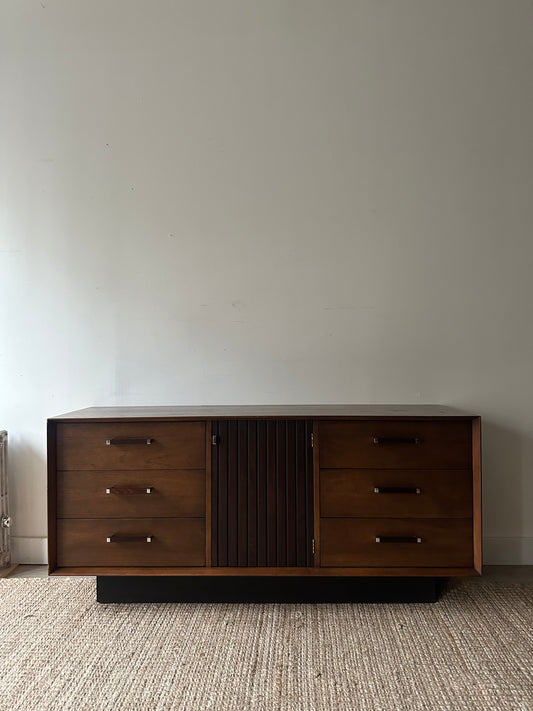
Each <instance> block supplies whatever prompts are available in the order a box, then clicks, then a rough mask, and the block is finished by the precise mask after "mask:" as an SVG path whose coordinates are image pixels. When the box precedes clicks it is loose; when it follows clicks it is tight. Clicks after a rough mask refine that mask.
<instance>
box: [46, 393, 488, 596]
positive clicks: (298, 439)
mask: <svg viewBox="0 0 533 711" xmlns="http://www.w3.org/2000/svg"><path fill="white" fill-rule="evenodd" d="M48 545H49V573H50V575H95V576H97V597H98V599H99V600H100V601H104V602H111V601H142V600H146V601H152V600H153V601H167V600H192V599H201V600H240V599H247V600H248V599H249V600H253V599H258V600H259V599H260V600H277V599H283V600H298V601H306V600H309V601H312V600H324V601H327V600H366V599H371V600H389V599H401V600H403V599H407V600H410V599H414V600H426V599H427V600H433V599H436V595H437V590H438V584H439V581H441V580H442V579H445V578H448V577H453V576H465V575H479V574H481V423H480V418H479V417H477V416H475V415H469V414H465V413H463V412H460V411H457V410H453V409H451V408H447V407H441V406H430V405H418V406H416V405H408V406H400V405H390V406H377V405H375V406H363V405H358V406H355V405H354V406H349V405H338V406H333V405H327V406H326V405H323V406H320V405H313V406H311V405H309V406H263V407H253V406H219V407H207V406H205V407H93V408H87V409H84V410H78V411H76V412H70V413H67V414H65V415H60V416H57V417H53V418H50V419H49V420H48Z"/></svg>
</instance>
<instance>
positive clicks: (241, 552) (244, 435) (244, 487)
mask: <svg viewBox="0 0 533 711" xmlns="http://www.w3.org/2000/svg"><path fill="white" fill-rule="evenodd" d="M237 470H238V475H237V561H238V562H237V565H239V566H244V565H248V422H247V421H246V420H239V421H238V423H237Z"/></svg>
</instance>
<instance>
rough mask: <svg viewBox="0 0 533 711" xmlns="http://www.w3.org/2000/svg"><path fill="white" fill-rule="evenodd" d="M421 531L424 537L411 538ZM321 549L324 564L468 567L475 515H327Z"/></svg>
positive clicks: (345, 565) (470, 565)
mask: <svg viewBox="0 0 533 711" xmlns="http://www.w3.org/2000/svg"><path fill="white" fill-rule="evenodd" d="M417 537H419V538H421V543H416V542H411V540H413V539H414V541H416V538H417ZM376 538H380V539H381V541H382V542H380V543H377V542H376ZM387 538H388V539H391V540H389V541H386V540H383V539H387ZM395 539H396V540H395ZM399 539H408V540H409V542H407V541H405V542H401V541H400V540H399ZM320 551H321V556H320V558H321V566H322V567H341V568H342V567H354V568H355V567H400V568H403V567H446V568H447V567H450V568H463V567H465V568H469V567H472V565H473V550H472V521H471V520H469V519H387V520H385V519H373V518H366V519H365V518H326V519H321V521H320Z"/></svg>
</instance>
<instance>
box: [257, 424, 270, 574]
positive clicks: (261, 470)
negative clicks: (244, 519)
mask: <svg viewBox="0 0 533 711" xmlns="http://www.w3.org/2000/svg"><path fill="white" fill-rule="evenodd" d="M256 431H257V443H256V467H257V565H258V566H260V567H261V566H266V564H267V561H268V535H267V531H268V517H267V510H268V505H267V504H268V469H267V467H268V461H267V456H266V451H267V423H266V420H259V421H258V422H257V430H256Z"/></svg>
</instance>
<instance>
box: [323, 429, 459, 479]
mask: <svg viewBox="0 0 533 711" xmlns="http://www.w3.org/2000/svg"><path fill="white" fill-rule="evenodd" d="M319 448H320V449H319V451H320V467H321V468H324V469H333V468H352V467H353V468H357V469H364V468H378V469H391V468H394V469H396V468H401V469H411V468H412V469H419V468H421V469H471V467H472V425H471V422H470V421H464V422H463V421H459V422H457V421H455V422H448V421H431V422H421V421H416V420H402V421H395V420H376V421H365V422H339V421H333V422H321V423H320V426H319Z"/></svg>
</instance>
